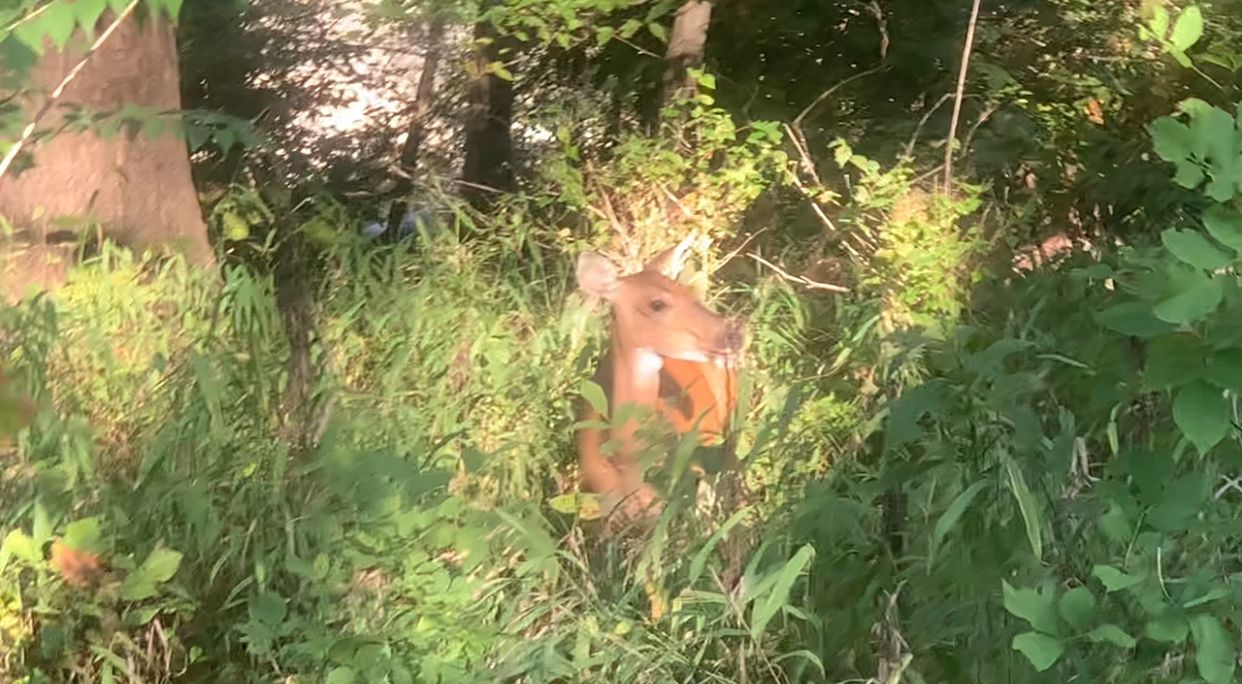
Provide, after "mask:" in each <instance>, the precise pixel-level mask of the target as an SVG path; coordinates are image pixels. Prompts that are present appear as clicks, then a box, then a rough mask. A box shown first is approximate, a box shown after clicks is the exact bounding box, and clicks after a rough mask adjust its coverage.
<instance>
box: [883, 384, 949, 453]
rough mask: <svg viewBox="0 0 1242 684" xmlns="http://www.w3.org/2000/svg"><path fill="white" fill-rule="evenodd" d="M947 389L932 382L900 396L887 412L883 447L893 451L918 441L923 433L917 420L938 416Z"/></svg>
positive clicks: (942, 407)
mask: <svg viewBox="0 0 1242 684" xmlns="http://www.w3.org/2000/svg"><path fill="white" fill-rule="evenodd" d="M946 389H947V387H946V386H945V383H944V382H943V381H940V380H932V381H930V382H927V383H925V384H923V385H920V386H918V387H916V388H914V389H912V390H910V391H908V392H906V393H904V394H902V395H901V396H900V397H899V398H898V399H897V400H896V401H895V402H893V403H892V405H891V406H890V407H889V411H888V424H887V425H886V426H885V431H884V433H885V434H884V442H885V444H884V446H885V448H886V449H893V448H895V447H898V446H900V445H902V444H905V443H906V442H910V441H913V440H915V439H918V437H919V435H921V434H922V433H923V431H922V429H921V428H920V427H919V420H920V419H922V418H923V416H925V415H928V414H931V415H940V413H941V411H943V410H944V405H945V402H946V395H947V392H946Z"/></svg>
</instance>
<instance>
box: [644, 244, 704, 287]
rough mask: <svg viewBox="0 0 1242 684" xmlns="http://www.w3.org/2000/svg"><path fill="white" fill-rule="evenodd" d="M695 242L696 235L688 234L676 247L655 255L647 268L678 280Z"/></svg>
mask: <svg viewBox="0 0 1242 684" xmlns="http://www.w3.org/2000/svg"><path fill="white" fill-rule="evenodd" d="M693 244H694V236H693V235H688V236H686V238H685V239H684V240H682V241H681V242H679V243H677V245H676V246H675V247H669V248H668V249H666V250H664V251H663V252H660V253H659V254H657V255H655V257H654V258H652V259H651V261H649V262H647V266H646V267H645V270H648V271H656V272H658V273H662V274H663V275H664V277H665V278H668V279H669V280H677V277H678V276H680V275H681V271H682V269H683V268H685V267H686V256H687V255H688V254H689V253H690V247H691V245H693Z"/></svg>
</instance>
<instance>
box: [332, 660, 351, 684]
mask: <svg viewBox="0 0 1242 684" xmlns="http://www.w3.org/2000/svg"><path fill="white" fill-rule="evenodd" d="M356 681H358V676H357V675H356V674H354V671H353V669H352V668H349V667H345V666H344V665H342V666H340V667H337V668H335V669H333V670H332V671H331V672H329V673H328V678H327V680H326V682H327V684H354V682H356Z"/></svg>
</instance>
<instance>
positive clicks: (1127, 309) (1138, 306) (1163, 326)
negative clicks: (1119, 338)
mask: <svg viewBox="0 0 1242 684" xmlns="http://www.w3.org/2000/svg"><path fill="white" fill-rule="evenodd" d="M1095 320H1096V322H1097V323H1099V324H1100V325H1102V326H1104V327H1105V328H1108V329H1109V330H1113V331H1116V332H1119V333H1121V334H1123V335H1133V336H1134V337H1142V338H1152V337H1156V336H1158V335H1163V334H1165V333H1168V332H1171V331H1173V330H1175V329H1176V328H1175V326H1174V325H1173V324H1171V323H1168V322H1166V321H1162V320H1160V319H1159V318H1156V316H1155V314H1153V313H1152V307H1151V305H1150V304H1148V303H1147V302H1126V303H1124V304H1117V305H1115V306H1111V307H1109V308H1107V309H1104V310H1103V311H1101V312H1099V313H1098V314H1096V316H1095Z"/></svg>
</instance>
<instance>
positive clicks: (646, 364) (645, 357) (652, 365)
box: [634, 349, 664, 379]
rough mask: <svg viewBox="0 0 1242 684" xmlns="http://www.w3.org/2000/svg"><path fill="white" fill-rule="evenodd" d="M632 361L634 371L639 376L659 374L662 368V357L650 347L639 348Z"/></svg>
mask: <svg viewBox="0 0 1242 684" xmlns="http://www.w3.org/2000/svg"><path fill="white" fill-rule="evenodd" d="M636 356H637V358H636V359H635V363H634V372H635V373H637V374H638V376H639V377H640V378H645V379H650V378H653V377H655V376H656V375H659V373H660V369H661V368H664V359H663V358H661V357H660V355H659V354H657V353H655V352H653V351H651V350H650V349H639V350H638V354H637V355H636Z"/></svg>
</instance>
